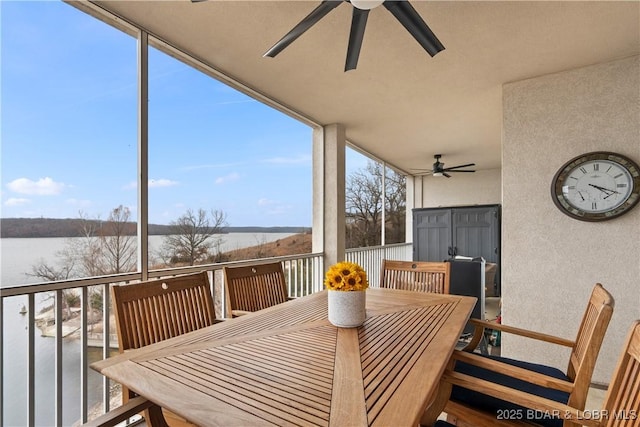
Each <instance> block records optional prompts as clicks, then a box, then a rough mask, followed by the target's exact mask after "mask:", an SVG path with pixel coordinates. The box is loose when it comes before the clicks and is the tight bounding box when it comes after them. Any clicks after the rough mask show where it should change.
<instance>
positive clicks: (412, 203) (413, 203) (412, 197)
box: [405, 175, 423, 242]
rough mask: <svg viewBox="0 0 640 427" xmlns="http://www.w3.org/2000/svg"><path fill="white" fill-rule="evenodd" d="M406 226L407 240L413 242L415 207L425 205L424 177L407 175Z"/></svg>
mask: <svg viewBox="0 0 640 427" xmlns="http://www.w3.org/2000/svg"><path fill="white" fill-rule="evenodd" d="M406 183H407V184H406V185H407V188H406V194H407V200H406V220H405V221H406V227H405V239H406V240H405V242H413V209H414V208H421V207H423V204H422V177H420V176H411V175H409V176H407V180H406Z"/></svg>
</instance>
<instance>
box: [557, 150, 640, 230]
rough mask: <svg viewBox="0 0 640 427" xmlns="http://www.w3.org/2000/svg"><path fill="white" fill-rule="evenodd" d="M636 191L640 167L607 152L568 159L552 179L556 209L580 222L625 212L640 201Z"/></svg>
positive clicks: (638, 187)
mask: <svg viewBox="0 0 640 427" xmlns="http://www.w3.org/2000/svg"><path fill="white" fill-rule="evenodd" d="M639 193H640V166H638V165H637V164H636V163H635V162H634V161H633V160H631V159H629V158H628V157H625V156H623V155H621V154H617V153H611V152H607V151H596V152H592V153H586V154H582V155H580V156H578V157H575V158H573V159H571V160H569V161H568V162H567V163H565V164H564V165H563V166H562V167H561V168H560V169H559V170H558V172H556V174H555V176H554V177H553V181H552V182H551V197H552V199H553V202H554V203H555V205H556V206H557V207H558V209H560V211H562V212H563V213H564V214H566V215H569V216H570V217H572V218H575V219H578V220H581V221H604V220H608V219H612V218H615V217H618V216H620V215H622V214H624V213H627V212H629V211H630V210H631V209H632V208H633V207H634V206H635V205H636V204H637V203H638V201H639V200H640V194H639Z"/></svg>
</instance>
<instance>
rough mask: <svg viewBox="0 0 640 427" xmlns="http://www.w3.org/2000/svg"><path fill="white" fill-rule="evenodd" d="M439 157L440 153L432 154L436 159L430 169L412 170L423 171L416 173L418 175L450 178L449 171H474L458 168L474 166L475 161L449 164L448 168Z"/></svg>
mask: <svg viewBox="0 0 640 427" xmlns="http://www.w3.org/2000/svg"><path fill="white" fill-rule="evenodd" d="M441 157H442V154H436V155H435V156H433V158H434V159H436V161H435V163H434V164H433V168H431V169H430V170H427V169H414V170H416V171H423V172H422V173H418V175H432V176H444V177H447V178H451V175H449V173H452V172H467V173H471V172H475V171H474V170H461V169H460V168H468V167H471V166H475V165H476V164H475V163H467V164H466V165H458V166H451V167H450V168H445V167H444V163H442V162H441V161H440V158H441Z"/></svg>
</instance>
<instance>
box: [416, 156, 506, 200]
mask: <svg viewBox="0 0 640 427" xmlns="http://www.w3.org/2000/svg"><path fill="white" fill-rule="evenodd" d="M469 161H470V162H472V161H473V159H469ZM417 179H421V180H422V182H421V184H422V205H421V206H420V205H416V206H415V207H416V208H419V207H423V208H433V207H439V206H469V205H493V204H500V203H501V199H502V184H501V173H500V169H490V170H478V171H476V172H475V173H469V174H467V173H453V174H451V178H445V177H433V176H425V177H422V178H417ZM419 188H420V185H416V189H417V190H418V191H419ZM419 200H420V199H419V198H416V202H419Z"/></svg>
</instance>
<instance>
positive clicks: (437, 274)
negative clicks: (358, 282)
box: [380, 259, 451, 294]
mask: <svg viewBox="0 0 640 427" xmlns="http://www.w3.org/2000/svg"><path fill="white" fill-rule="evenodd" d="M450 280H451V263H448V262H426V261H393V260H388V259H383V260H382V267H381V271H380V287H381V288H389V289H403V290H407V291H418V292H434V293H438V294H448V293H449V283H450Z"/></svg>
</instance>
